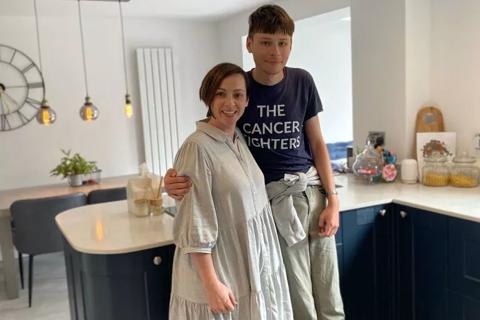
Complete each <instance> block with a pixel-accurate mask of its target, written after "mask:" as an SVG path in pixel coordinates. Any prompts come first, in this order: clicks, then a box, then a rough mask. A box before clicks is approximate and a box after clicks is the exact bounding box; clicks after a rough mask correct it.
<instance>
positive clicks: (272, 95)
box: [237, 67, 323, 183]
mask: <svg viewBox="0 0 480 320" xmlns="http://www.w3.org/2000/svg"><path fill="white" fill-rule="evenodd" d="M248 77H249V86H250V98H249V103H248V107H247V108H246V109H245V113H244V115H243V116H242V118H241V119H240V120H239V121H238V123H237V126H238V127H239V128H240V130H241V131H242V133H243V135H244V137H245V140H246V141H247V144H248V146H249V148H250V151H251V152H252V154H253V157H254V158H255V160H256V161H257V163H258V165H259V166H260V169H262V171H263V174H264V175H265V182H266V183H269V182H271V181H275V180H279V179H282V178H283V175H284V174H285V173H294V172H307V170H308V169H309V168H310V167H311V166H312V165H313V159H312V154H311V152H310V146H309V144H308V141H307V137H306V136H305V129H304V124H305V122H306V121H307V120H308V119H310V118H311V117H314V116H316V115H317V114H318V113H319V112H320V111H322V109H323V108H322V103H321V101H320V97H319V95H318V92H317V89H316V87H315V83H314V81H313V78H312V76H311V75H310V74H309V73H308V72H307V71H305V70H303V69H297V68H287V67H285V69H284V78H283V79H282V81H280V82H279V83H277V84H276V85H273V86H266V85H262V84H260V83H258V82H256V81H255V80H254V79H253V77H252V72H251V71H250V72H248Z"/></svg>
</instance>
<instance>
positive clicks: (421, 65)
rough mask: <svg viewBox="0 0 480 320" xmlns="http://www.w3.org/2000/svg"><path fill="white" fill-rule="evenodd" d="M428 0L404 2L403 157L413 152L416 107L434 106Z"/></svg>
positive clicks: (429, 6) (410, 155) (429, 0)
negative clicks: (404, 118)
mask: <svg viewBox="0 0 480 320" xmlns="http://www.w3.org/2000/svg"><path fill="white" fill-rule="evenodd" d="M430 2H431V0H406V2H405V4H406V5H405V8H406V10H405V21H406V24H405V27H406V32H405V47H406V48H405V50H406V52H405V54H406V56H405V60H406V63H405V70H406V71H405V76H406V78H405V85H406V86H405V96H406V101H405V111H406V122H405V132H404V139H405V140H404V141H405V147H406V148H405V150H404V151H405V157H412V156H413V155H414V154H415V153H416V151H415V150H416V147H415V146H416V137H415V121H416V118H417V112H418V110H419V109H420V108H421V107H423V106H427V105H433V104H434V103H433V101H432V92H431V85H430V84H431V79H430V70H431V63H430V61H431V40H430V39H431V33H432V28H431V24H432V23H431V3H430Z"/></svg>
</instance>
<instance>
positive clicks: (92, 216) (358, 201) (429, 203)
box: [56, 174, 480, 254]
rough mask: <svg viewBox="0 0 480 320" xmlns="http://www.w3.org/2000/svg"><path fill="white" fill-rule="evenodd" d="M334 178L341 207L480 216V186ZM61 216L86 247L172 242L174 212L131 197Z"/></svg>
mask: <svg viewBox="0 0 480 320" xmlns="http://www.w3.org/2000/svg"><path fill="white" fill-rule="evenodd" d="M335 180H336V183H337V184H339V185H342V186H343V187H342V188H339V189H338V192H339V196H340V210H341V211H347V210H352V209H358V208H364V207H370V206H375V205H379V204H387V203H391V202H393V203H397V204H402V205H406V206H409V207H413V208H418V209H423V210H428V211H432V212H436V213H440V214H445V215H448V216H452V217H458V218H461V219H466V220H471V221H475V222H480V187H476V188H454V187H450V186H447V187H444V188H435V187H427V186H424V185H422V184H419V183H417V184H403V183H401V182H394V183H379V184H369V185H366V184H365V183H364V181H362V180H361V179H358V178H356V177H355V176H353V175H351V174H346V175H345V174H342V175H337V176H335ZM171 204H172V205H173V202H172V203H171ZM56 221H57V224H58V225H59V227H60V229H61V231H62V232H63V234H64V235H65V237H66V239H67V240H68V242H69V243H70V245H71V246H72V247H73V248H75V249H76V250H78V251H80V252H84V253H95V254H115V253H127V252H134V251H138V250H144V249H148V248H154V247H158V246H161V245H165V244H171V243H173V230H172V228H173V221H172V218H171V217H170V216H168V215H165V214H164V215H161V216H149V217H144V218H138V217H134V216H133V215H131V214H129V213H128V210H127V202H126V201H118V202H111V203H106V204H99V205H91V206H85V207H80V208H75V209H71V210H68V211H65V212H64V213H61V214H60V215H58V216H57V218H56Z"/></svg>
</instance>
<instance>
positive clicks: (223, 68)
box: [199, 62, 248, 117]
mask: <svg viewBox="0 0 480 320" xmlns="http://www.w3.org/2000/svg"><path fill="white" fill-rule="evenodd" d="M234 74H240V75H242V76H243V79H245V90H246V95H247V97H248V78H247V74H246V73H245V71H243V69H242V68H240V67H239V66H237V65H236V64H233V63H228V62H224V63H220V64H217V65H216V66H215V67H213V68H212V69H210V71H208V72H207V74H206V75H205V77H204V78H203V80H202V85H201V86H200V90H199V95H200V100H202V101H203V102H204V103H205V104H206V105H207V107H208V111H209V112H208V113H207V117H209V116H211V112H210V106H211V105H212V102H213V99H214V98H215V94H216V92H217V89H218V88H219V87H220V84H221V83H222V81H223V79H225V78H227V77H229V76H231V75H234Z"/></svg>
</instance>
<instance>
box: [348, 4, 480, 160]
mask: <svg viewBox="0 0 480 320" xmlns="http://www.w3.org/2000/svg"><path fill="white" fill-rule="evenodd" d="M479 13H480V2H478V1H476V0H459V1H450V0H435V1H431V0H403V1H385V2H378V1H374V0H352V57H353V61H352V64H353V105H354V137H355V142H356V143H357V144H362V143H363V141H364V137H365V135H366V133H367V132H368V130H375V129H377V130H385V131H386V132H387V146H388V147H390V148H393V149H395V150H397V151H398V156H399V159H402V158H404V157H411V156H412V155H413V148H414V131H415V119H416V113H417V111H418V109H420V108H421V107H422V106H425V105H436V106H438V107H439V108H440V109H441V110H442V112H443V115H444V120H445V127H446V128H445V129H446V130H447V131H454V132H456V133H457V151H462V150H471V148H472V139H473V136H474V134H475V133H478V132H480V124H479V123H480V106H479V105H480V90H478V83H480V60H479V59H478V57H479V56H480V42H479V41H478V39H480V14H479Z"/></svg>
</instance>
